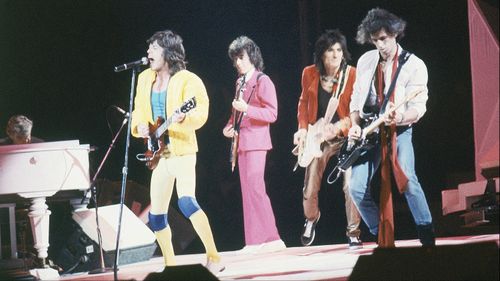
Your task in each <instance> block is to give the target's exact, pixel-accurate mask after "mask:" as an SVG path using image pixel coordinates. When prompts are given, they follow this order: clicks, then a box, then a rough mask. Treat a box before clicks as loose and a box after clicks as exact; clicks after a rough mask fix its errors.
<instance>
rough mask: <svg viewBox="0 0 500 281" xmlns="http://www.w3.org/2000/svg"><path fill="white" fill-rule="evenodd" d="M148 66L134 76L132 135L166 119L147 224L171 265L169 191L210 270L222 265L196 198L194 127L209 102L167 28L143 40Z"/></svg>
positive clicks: (146, 134)
mask: <svg viewBox="0 0 500 281" xmlns="http://www.w3.org/2000/svg"><path fill="white" fill-rule="evenodd" d="M147 43H148V44H149V48H148V60H149V69H146V70H144V71H143V72H141V74H140V75H139V78H138V81H137V93H136V96H135V101H134V111H133V112H132V124H131V125H132V135H133V136H134V137H140V138H148V137H150V134H152V133H154V132H152V131H151V130H150V127H151V125H153V124H154V123H155V120H157V118H158V117H161V118H163V119H167V117H168V118H172V124H171V126H170V127H169V128H168V131H167V132H166V133H165V136H164V143H165V149H164V151H163V153H162V154H161V158H160V159H159V162H158V165H157V166H156V168H154V170H153V173H152V175H151V191H150V193H151V210H150V212H149V226H150V227H151V229H152V230H153V231H154V233H155V235H156V240H157V241H158V244H159V245H160V248H161V251H162V253H163V257H164V261H165V265H169V266H170V265H175V264H176V261H175V254H174V249H173V246H172V241H171V240H172V231H171V226H170V224H169V222H168V216H167V211H168V207H169V204H170V199H171V197H172V192H173V190H174V184H175V186H176V190H177V196H178V198H179V200H178V202H177V204H178V206H179V209H180V210H181V212H182V214H183V215H184V216H185V217H186V218H187V219H189V220H190V221H191V223H192V224H193V227H194V229H195V231H196V233H197V234H198V236H199V237H200V240H201V241H202V243H203V245H204V246H205V249H206V252H207V264H206V267H207V268H208V269H209V270H210V271H211V272H212V273H214V274H217V273H218V272H219V271H221V270H223V269H224V266H222V264H221V262H220V255H219V253H218V251H217V248H216V246H215V242H214V238H213V236H212V230H211V229H210V224H209V222H208V218H207V216H206V214H205V212H204V211H203V210H202V209H201V208H200V205H199V204H198V202H197V200H196V168H195V167H196V152H197V151H198V144H197V141H196V133H195V131H196V130H197V129H199V128H200V127H201V126H203V125H204V124H205V122H206V120H207V117H208V107H209V106H208V105H209V100H208V96H207V91H206V89H205V86H204V84H203V82H202V80H201V79H200V78H199V77H198V76H197V75H196V74H194V73H192V72H190V71H188V70H186V62H185V61H184V59H185V51H184V47H183V45H182V38H181V37H180V36H179V35H178V34H176V33H174V32H172V31H170V30H165V31H159V32H156V33H155V34H154V35H153V36H152V37H151V38H150V39H149V40H148V41H147ZM193 97H195V98H196V103H197V105H196V108H194V109H193V110H191V111H189V112H188V113H187V114H186V113H178V114H174V112H175V111H176V110H177V109H178V108H179V107H181V105H182V103H183V102H184V101H186V100H188V99H190V98H193Z"/></svg>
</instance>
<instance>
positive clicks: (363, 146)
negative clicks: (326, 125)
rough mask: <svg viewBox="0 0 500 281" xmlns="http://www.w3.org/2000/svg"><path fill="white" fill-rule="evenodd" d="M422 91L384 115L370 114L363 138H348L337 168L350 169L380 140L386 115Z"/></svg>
mask: <svg viewBox="0 0 500 281" xmlns="http://www.w3.org/2000/svg"><path fill="white" fill-rule="evenodd" d="M422 92H423V90H421V89H419V90H417V91H415V92H413V93H411V94H410V95H408V96H406V98H405V99H404V100H403V101H402V102H400V103H399V104H397V105H395V106H394V107H392V108H391V109H390V110H387V111H386V112H385V113H384V114H383V115H382V116H374V115H373V116H370V118H369V120H365V125H366V126H364V128H363V130H362V132H361V138H360V139H359V140H356V141H354V140H348V141H346V142H345V143H344V145H342V147H341V149H340V152H339V157H338V163H337V168H338V169H339V170H340V171H342V172H344V171H345V170H347V169H349V167H351V166H352V165H353V164H354V163H355V162H356V160H358V159H359V157H360V156H361V154H362V153H363V152H365V151H368V150H370V149H372V148H373V147H374V146H375V145H376V144H377V142H378V141H379V130H378V129H379V126H381V125H382V124H383V123H384V117H385V116H388V115H389V114H391V113H393V112H394V111H396V109H397V108H399V107H400V106H402V105H404V104H405V103H407V102H408V101H410V100H412V99H413V98H415V97H416V96H418V95H419V94H420V93H422ZM376 117H378V118H376Z"/></svg>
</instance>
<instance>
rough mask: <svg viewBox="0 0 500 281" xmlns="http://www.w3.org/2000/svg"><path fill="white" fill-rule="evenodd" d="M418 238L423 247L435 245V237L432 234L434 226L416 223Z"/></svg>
mask: <svg viewBox="0 0 500 281" xmlns="http://www.w3.org/2000/svg"><path fill="white" fill-rule="evenodd" d="M417 233H418V239H420V243H422V246H423V247H432V246H435V245H436V238H435V236H434V228H433V227H432V224H431V223H430V224H422V225H417Z"/></svg>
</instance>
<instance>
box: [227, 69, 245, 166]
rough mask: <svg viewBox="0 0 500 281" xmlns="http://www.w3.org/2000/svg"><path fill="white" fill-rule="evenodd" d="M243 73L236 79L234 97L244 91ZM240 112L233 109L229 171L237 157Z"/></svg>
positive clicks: (240, 95) (239, 95)
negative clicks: (236, 84) (232, 133)
mask: <svg viewBox="0 0 500 281" xmlns="http://www.w3.org/2000/svg"><path fill="white" fill-rule="evenodd" d="M245 85H246V81H245V75H243V76H242V77H241V78H240V79H239V81H238V90H237V91H236V95H235V97H234V98H235V99H241V98H243V93H244V92H245ZM241 115H242V113H241V112H238V111H237V110H235V109H233V128H234V135H233V137H232V138H231V150H230V152H229V162H230V163H231V172H233V171H234V167H236V161H237V159H238V145H239V140H240V139H239V132H240V122H241V118H242V116H241Z"/></svg>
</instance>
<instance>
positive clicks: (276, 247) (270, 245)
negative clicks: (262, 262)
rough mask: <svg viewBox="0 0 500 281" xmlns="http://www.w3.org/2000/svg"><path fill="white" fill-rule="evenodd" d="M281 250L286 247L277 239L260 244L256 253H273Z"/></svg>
mask: <svg viewBox="0 0 500 281" xmlns="http://www.w3.org/2000/svg"><path fill="white" fill-rule="evenodd" d="M283 249H286V245H285V243H284V242H283V240H281V239H278V240H274V241H271V242H266V243H262V244H260V246H259V248H258V249H257V253H274V252H278V251H281V250H283Z"/></svg>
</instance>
